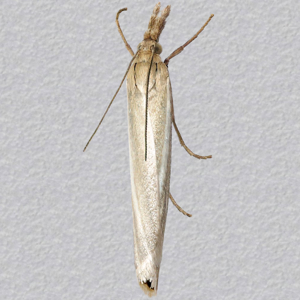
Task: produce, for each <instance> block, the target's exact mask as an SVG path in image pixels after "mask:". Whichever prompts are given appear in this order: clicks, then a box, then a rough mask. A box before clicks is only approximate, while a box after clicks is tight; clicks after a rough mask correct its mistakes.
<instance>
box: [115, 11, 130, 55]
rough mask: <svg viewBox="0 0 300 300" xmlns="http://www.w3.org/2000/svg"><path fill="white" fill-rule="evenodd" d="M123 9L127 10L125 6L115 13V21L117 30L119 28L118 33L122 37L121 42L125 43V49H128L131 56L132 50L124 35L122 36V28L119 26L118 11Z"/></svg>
mask: <svg viewBox="0 0 300 300" xmlns="http://www.w3.org/2000/svg"><path fill="white" fill-rule="evenodd" d="M125 10H127V8H122V9H120V10H119V11H118V13H117V15H116V23H117V26H118V30H119V33H120V35H121V38H122V40H123V42H124V43H125V46H126V49H127V50H128V51H129V53H130V54H131V56H133V55H134V53H133V51H132V49H131V47H130V45H129V44H128V43H127V41H126V39H125V36H124V34H123V31H122V29H121V26H120V24H119V15H120V13H121V12H122V11H125Z"/></svg>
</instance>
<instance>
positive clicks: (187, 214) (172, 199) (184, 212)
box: [169, 193, 192, 217]
mask: <svg viewBox="0 0 300 300" xmlns="http://www.w3.org/2000/svg"><path fill="white" fill-rule="evenodd" d="M169 196H170V199H171V201H172V202H173V204H174V205H175V207H176V208H177V209H178V210H179V211H180V212H181V213H183V214H184V215H186V216H188V217H191V216H192V215H191V214H189V213H187V212H186V211H185V210H183V209H182V208H181V207H180V206H179V205H178V204H177V203H176V201H175V199H174V198H173V196H172V195H171V193H169Z"/></svg>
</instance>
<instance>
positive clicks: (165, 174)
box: [84, 3, 213, 297]
mask: <svg viewBox="0 0 300 300" xmlns="http://www.w3.org/2000/svg"><path fill="white" fill-rule="evenodd" d="M170 9H171V7H170V6H167V7H166V8H165V9H163V10H162V12H161V14H160V15H159V12H160V3H157V4H156V5H155V7H154V10H153V13H152V15H151V17H150V21H149V25H148V29H147V31H146V32H145V34H144V40H143V41H142V42H141V43H140V44H139V45H138V47H137V51H136V53H134V52H133V51H132V49H131V47H130V45H129V44H128V43H127V41H126V39H125V37H124V34H123V32H122V29H121V27H120V24H119V21H118V18H119V15H120V13H121V12H122V11H125V10H127V8H123V9H121V10H119V12H118V13H117V16H116V23H117V26H118V30H119V32H120V35H121V37H122V39H123V41H124V43H125V46H126V48H127V50H128V51H129V52H130V54H131V55H132V56H133V57H132V59H131V62H130V64H129V66H128V69H127V71H126V73H125V75H124V77H123V80H122V82H121V84H120V86H119V88H118V90H117V92H116V93H115V95H114V97H113V98H112V100H111V102H110V103H109V105H108V107H107V109H106V111H105V113H104V115H103V117H102V119H101V121H100V122H99V124H98V126H97V128H96V130H95V132H94V133H93V135H92V136H91V138H90V140H89V141H88V143H87V145H86V147H87V146H88V144H89V143H90V141H91V139H92V138H93V136H94V135H95V133H96V132H97V130H98V128H99V126H100V125H101V123H102V121H103V119H104V117H105V115H106V113H107V111H108V110H109V108H110V106H111V104H112V102H113V101H114V99H115V97H116V95H117V93H118V92H119V90H120V88H121V86H122V84H123V82H124V80H125V78H126V77H127V98H128V135H129V156H130V174H131V190H132V209H133V234H134V257H135V268H136V275H137V278H138V282H139V285H140V286H141V288H142V289H143V291H144V292H145V294H147V295H148V296H150V297H151V296H154V295H156V293H157V287H158V276H159V269H160V263H161V259H162V249H163V241H164V232H165V226H166V217H167V211H168V201H169V198H170V199H171V201H172V202H173V204H174V205H175V206H176V207H177V208H178V210H179V211H180V212H182V213H183V214H185V215H187V216H189V217H191V215H190V214H188V213H186V212H185V211H184V210H183V209H182V208H181V207H180V206H179V205H178V204H177V203H176V201H175V200H174V198H173V197H172V195H171V193H170V173H171V147H172V144H171V139H172V124H173V126H174V128H175V131H176V133H177V135H178V138H179V141H180V143H181V145H182V146H183V147H184V148H185V150H186V151H187V152H188V153H189V154H190V155H192V156H194V157H196V158H198V159H207V158H211V157H212V156H211V155H208V156H200V155H197V154H195V153H193V152H192V151H191V150H190V149H189V148H188V147H187V146H186V145H185V143H184V141H183V139H182V136H181V134H180V132H179V130H178V127H177V125H176V122H175V116H174V107H173V98H172V88H171V82H170V76H169V71H168V64H169V61H170V60H171V59H172V58H173V57H175V56H176V55H178V54H179V53H180V52H181V51H182V50H183V49H184V48H185V47H186V46H187V45H188V44H190V43H191V42H192V41H193V40H194V39H196V38H197V37H198V35H199V34H200V33H201V32H202V31H203V29H204V28H205V27H206V25H207V24H208V23H209V21H210V20H211V18H212V17H213V15H211V16H210V17H209V19H208V20H207V22H206V23H205V24H204V25H203V26H202V28H201V29H200V30H199V31H198V32H197V33H196V34H195V35H194V36H193V37H192V38H191V39H190V40H188V41H187V42H186V43H185V44H184V45H182V46H181V47H179V48H178V49H176V50H175V51H174V52H173V53H172V54H171V55H170V56H168V57H167V58H166V59H165V60H164V62H163V61H162V60H161V58H160V54H161V52H162V47H161V45H160V44H159V37H160V34H161V32H162V31H163V29H164V27H165V24H166V19H167V17H168V16H169V14H170ZM86 147H85V148H84V151H85V149H86Z"/></svg>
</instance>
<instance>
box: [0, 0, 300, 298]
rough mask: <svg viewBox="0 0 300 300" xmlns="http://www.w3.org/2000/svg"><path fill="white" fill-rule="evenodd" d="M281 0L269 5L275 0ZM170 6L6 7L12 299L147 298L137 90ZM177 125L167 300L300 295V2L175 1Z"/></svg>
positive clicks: (7, 242)
mask: <svg viewBox="0 0 300 300" xmlns="http://www.w3.org/2000/svg"><path fill="white" fill-rule="evenodd" d="M267 2H269V3H271V4H270V5H267V4H266V3H267ZM154 4H155V2H151V3H150V2H149V1H147V2H146V1H132V0H128V1H105V2H104V1H102V2H100V1H74V0H73V1H63V2H60V1H20V0H19V1H8V0H6V1H5V0H4V1H2V2H1V4H0V11H1V14H2V17H1V18H0V28H1V32H0V38H1V40H0V53H1V55H0V62H1V65H0V71H1V72H0V86H1V93H0V95H1V99H0V109H1V116H0V125H1V131H0V145H1V157H0V169H1V172H0V174H1V177H0V190H1V200H0V222H1V224H0V298H1V299H5V300H6V299H8V300H11V299H16V300H19V299H20V300H44V299H47V300H48V299H55V300H56V299H70V300H71V299H72V300H77V299H80V300H82V299H89V300H91V299H92V300H94V299H147V297H146V296H144V295H143V293H142V291H141V290H140V288H139V286H138V284H137V280H136V277H135V270H134V264H133V234H132V216H131V199H130V197H131V196H130V183H129V180H130V176H129V160H128V142H127V120H126V107H127V106H126V91H125V87H123V88H122V89H121V91H120V94H119V96H118V97H117V99H116V101H115V103H114V104H113V106H112V108H111V110H110V111H109V113H108V115H107V118H106V119H105V122H104V123H103V126H102V128H101V129H100V131H99V133H98V134H97V136H96V137H95V139H94V140H93V142H92V143H91V145H90V147H89V149H88V151H87V152H86V153H84V154H83V153H82V149H83V147H84V145H85V143H86V142H87V140H88V138H89V136H90V134H91V133H92V132H93V130H94V128H95V127H96V125H97V122H98V121H99V118H100V117H101V115H102V114H103V112H104V110H105V108H106V106H107V104H108V102H109V100H110V98H111V97H112V95H113V93H114V92H115V90H116V88H117V86H118V84H119V82H120V80H121V78H122V76H123V74H124V72H125V70H126V67H127V64H128V62H129V61H130V55H129V53H128V52H127V51H126V49H125V47H124V45H123V43H122V40H121V38H120V36H119V34H118V31H117V29H116V26H115V23H114V18H115V13H116V12H117V11H118V9H120V8H122V7H128V11H127V12H125V13H123V15H121V17H120V22H121V24H122V27H123V29H124V32H125V34H126V37H127V39H128V41H129V42H130V44H131V45H132V48H133V49H136V46H137V45H138V43H139V42H140V41H141V39H142V36H143V33H144V31H145V29H146V26H147V23H148V20H149V17H150V14H151V11H152V9H153V6H154ZM167 4H171V5H172V9H171V15H170V17H169V19H168V22H167V25H166V28H165V30H164V32H163V33H162V36H161V39H160V42H161V44H162V46H163V48H164V51H163V53H162V57H163V58H164V57H166V56H167V55H168V54H169V53H171V52H172V51H173V50H174V49H175V48H176V47H177V46H179V45H181V44H182V43H184V42H185V41H186V40H187V38H189V37H190V36H192V35H193V34H194V32H195V31H196V29H198V28H199V27H201V26H202V24H203V23H204V22H205V21H206V19H207V18H208V17H209V15H210V14H211V13H214V14H215V17H214V18H213V20H212V21H211V23H210V24H209V26H208V27H207V29H205V31H204V32H203V33H202V35H201V37H199V38H198V39H197V40H196V41H194V42H193V44H191V45H190V46H189V48H187V49H186V50H184V51H183V53H182V54H181V55H180V56H178V57H177V58H175V59H174V60H173V61H171V62H170V67H169V70H170V74H171V80H172V86H173V93H174V101H175V113H176V118H177V123H178V126H179V129H180V130H181V133H182V135H183V137H184V139H185V141H186V142H187V144H188V145H189V146H190V147H191V148H192V150H194V151H195V152H199V154H203V155H208V154H212V155H213V159H212V160H209V161H196V160H195V159H193V158H191V157H189V156H188V155H187V154H186V152H185V151H184V150H183V149H182V148H181V147H180V145H179V142H178V140H177V139H176V137H175V132H173V136H174V138H173V159H172V160H173V164H172V177H171V191H172V194H173V196H174V197H175V199H176V200H177V202H178V203H180V204H181V205H182V207H183V208H184V209H186V210H187V211H188V212H191V213H193V217H192V218H191V219H188V218H186V217H184V216H183V215H181V214H179V213H178V212H177V210H176V209H175V208H174V207H173V206H172V205H170V208H169V215H168V220H167V226H166V234H165V243H164V253H163V261H162V266H161V272H160V280H159V289H158V296H157V298H156V299H205V300H215V299H218V300H221V299H222V300H223V299H226V300H227V299H237V300H240V299H243V300H246V299H247V300H248V299H255V300H260V299H266V300H269V299H280V300H286V299H289V300H296V299H299V294H300V246H299V243H300V232H299V231H300V218H299V215H300V202H299V193H300V187H299V182H300V178H299V177H300V171H299V166H300V159H299V152H300V146H299V140H300V101H299V95H300V89H299V79H300V76H299V75H300V71H299V70H300V68H299V67H300V66H299V48H300V39H299V19H300V13H299V12H300V2H299V1H297V0H294V1H292V0H290V1H279V0H276V1H249V0H248V1H228V0H227V1H220V0H218V1H213V2H209V1H168V2H163V3H162V5H163V6H165V5H167Z"/></svg>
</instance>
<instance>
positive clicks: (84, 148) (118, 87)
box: [83, 51, 139, 152]
mask: <svg viewBox="0 0 300 300" xmlns="http://www.w3.org/2000/svg"><path fill="white" fill-rule="evenodd" d="M138 53H139V52H138V51H137V52H136V54H135V55H134V56H133V58H132V59H131V61H130V63H129V66H128V68H127V70H126V73H125V75H124V77H123V79H122V81H121V84H120V85H119V87H118V89H117V91H116V93H115V95H114V96H113V98H112V99H111V101H110V103H109V105H108V107H107V109H106V111H105V113H104V115H103V117H102V119H101V120H100V122H99V124H98V126H97V128H96V129H95V131H94V133H93V134H92V136H91V137H90V139H89V141H88V142H87V144H86V146H85V147H84V149H83V152H84V151H85V149H86V148H87V146H88V145H89V143H90V141H91V140H92V138H93V137H94V135H95V134H96V132H97V130H98V128H99V127H100V125H101V123H102V121H103V119H104V117H105V116H106V114H107V112H108V110H109V108H110V106H111V105H112V103H113V101H114V100H115V98H116V96H117V94H118V92H119V90H120V88H121V86H122V84H123V82H124V80H125V78H126V76H127V74H128V71H129V69H130V66H131V64H132V62H133V61H134V59H135V58H136V56H137V55H138Z"/></svg>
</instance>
